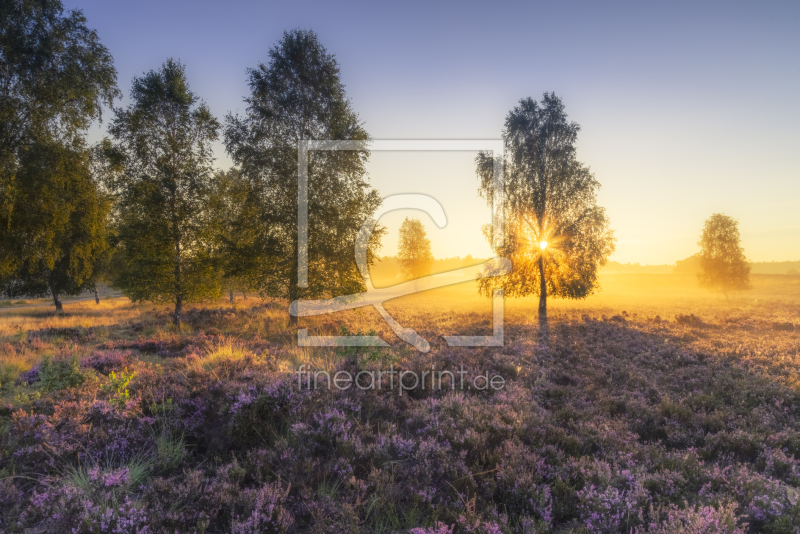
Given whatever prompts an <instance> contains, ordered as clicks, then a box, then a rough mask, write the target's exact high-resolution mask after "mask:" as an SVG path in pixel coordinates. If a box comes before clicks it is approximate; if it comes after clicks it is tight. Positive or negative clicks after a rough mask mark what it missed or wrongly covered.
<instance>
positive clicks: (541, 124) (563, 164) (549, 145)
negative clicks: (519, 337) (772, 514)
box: [476, 93, 616, 316]
mask: <svg viewBox="0 0 800 534" xmlns="http://www.w3.org/2000/svg"><path fill="white" fill-rule="evenodd" d="M579 131H580V126H579V125H578V124H577V123H575V122H568V120H567V114H566V112H565V111H564V104H563V103H562V101H561V99H560V98H558V97H557V96H555V94H552V93H545V94H544V97H543V98H542V101H541V103H539V102H536V101H535V100H533V99H531V98H525V99H522V100H520V102H519V105H517V107H515V108H514V109H513V110H511V111H510V112H509V114H508V116H507V117H506V122H505V130H504V131H503V140H504V142H505V160H499V159H498V160H494V159H493V157H492V156H491V155H490V154H488V153H480V154H478V156H477V158H476V164H477V173H478V178H479V180H480V192H481V195H482V196H483V197H484V198H485V199H486V200H487V202H488V203H489V204H490V205H491V204H492V203H493V202H494V201H495V194H496V193H501V192H502V193H503V195H504V196H503V198H504V200H503V204H502V206H495V208H496V209H502V210H503V212H504V213H505V226H506V235H505V236H504V237H505V239H504V244H503V245H502V246H501V247H499V249H497V250H496V252H497V254H498V255H499V256H501V257H506V258H509V259H510V260H511V262H512V265H513V267H512V271H511V273H510V274H508V275H506V276H503V277H502V278H501V279H500V283H499V284H498V281H497V280H496V279H492V278H482V279H481V280H479V281H478V287H479V290H480V292H481V294H484V295H488V296H491V294H492V290H493V289H494V287H497V286H498V285H501V286H502V287H503V288H504V289H505V295H506V296H511V297H524V296H529V295H534V294H535V295H539V296H540V299H541V304H540V314H541V312H542V309H543V308H544V310H545V316H546V298H547V295H552V296H554V297H559V298H571V299H581V298H586V297H587V296H589V295H591V294H592V293H594V292H595V291H596V290H597V288H598V287H599V282H598V275H599V270H600V268H601V267H602V266H603V265H605V263H606V261H607V260H608V257H609V256H610V255H611V254H612V253H613V252H614V248H615V242H616V240H615V238H614V234H613V231H612V230H611V228H610V225H609V220H608V217H607V216H606V214H605V210H604V209H603V208H601V207H599V206H597V190H598V189H599V188H600V184H599V183H598V181H597V180H596V179H595V177H594V175H593V174H592V173H591V172H590V170H589V168H588V167H586V166H585V165H583V164H582V163H580V162H579V161H578V160H577V159H576V151H577V149H576V147H575V143H576V142H577V139H578V132H579ZM496 169H499V171H500V172H499V178H500V183H501V184H502V189H503V190H502V191H495V178H496V176H495V170H496ZM484 233H485V234H486V237H487V239H488V240H489V241H490V242H491V238H492V229H491V228H486V229H485V231H484ZM541 242H546V243H547V247H546V248H545V249H544V250H543V249H541V248H540V243H541Z"/></svg>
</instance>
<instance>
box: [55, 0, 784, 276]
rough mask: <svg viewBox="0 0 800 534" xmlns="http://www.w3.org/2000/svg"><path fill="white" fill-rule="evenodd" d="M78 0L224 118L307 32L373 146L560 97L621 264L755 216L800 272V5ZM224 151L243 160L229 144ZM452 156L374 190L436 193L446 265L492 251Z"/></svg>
mask: <svg viewBox="0 0 800 534" xmlns="http://www.w3.org/2000/svg"><path fill="white" fill-rule="evenodd" d="M65 5H66V7H68V8H79V9H82V10H83V11H84V13H85V15H86V17H87V19H88V22H89V26H90V27H92V28H95V29H97V31H98V33H99V35H100V38H101V40H102V41H103V43H104V44H105V45H106V46H107V47H108V48H109V49H110V50H111V52H112V54H113V55H114V58H115V62H116V66H117V69H118V71H119V82H120V88H121V89H122V91H123V93H125V94H127V92H128V90H129V88H130V81H131V79H132V77H133V76H134V75H139V74H141V73H142V72H144V71H146V70H149V69H153V68H157V67H158V66H160V64H161V63H162V62H163V61H164V60H165V59H166V58H168V57H174V58H178V59H180V60H181V61H183V62H184V63H185V64H186V66H187V74H188V76H189V79H190V83H191V85H192V88H193V90H194V91H195V92H196V93H198V94H199V95H200V96H201V97H202V98H203V99H204V100H205V101H206V102H207V103H208V104H209V106H210V107H211V110H212V111H213V112H214V113H215V114H216V115H217V116H218V117H219V118H222V117H223V116H224V115H225V114H226V113H227V112H228V111H234V112H235V111H237V110H239V111H243V103H242V97H243V96H244V95H245V94H246V92H247V86H246V77H245V70H246V68H248V67H253V66H255V65H256V64H257V63H258V62H262V61H266V59H267V50H268V49H269V48H270V47H271V46H272V45H273V44H274V43H275V42H276V41H277V40H278V39H279V38H280V37H281V34H282V32H283V31H284V30H287V29H292V28H311V29H313V30H315V31H316V32H317V33H318V34H319V36H320V39H321V41H322V42H323V44H324V45H325V46H326V47H327V48H328V50H329V51H330V52H332V53H334V54H335V55H336V56H337V58H338V60H339V63H340V65H341V70H342V78H343V81H344V83H345V84H346V86H347V90H348V94H349V96H350V98H351V100H352V102H353V106H354V108H355V109H356V111H357V112H358V113H359V114H360V116H361V118H362V120H363V121H364V123H365V126H366V128H367V130H368V131H369V132H370V134H371V135H372V136H373V137H374V138H376V139H393V138H423V139H425V138H436V139H439V138H497V137H499V135H500V131H501V128H502V123H503V119H504V117H505V115H506V113H507V112H508V110H509V109H510V108H511V107H513V106H514V105H515V103H516V102H517V101H518V100H519V99H520V98H522V97H526V96H533V97H537V98H538V97H540V96H541V94H542V93H543V92H544V91H555V92H556V93H557V94H559V95H561V96H562V97H563V99H564V101H565V103H566V106H567V112H568V113H569V115H570V118H571V119H572V120H575V121H577V122H578V123H580V124H581V126H582V127H583V130H582V134H581V137H580V141H579V152H578V155H579V159H581V160H582V161H584V162H585V163H587V164H588V165H590V166H591V167H592V169H593V170H594V172H595V174H596V176H597V178H598V179H599V181H600V182H601V183H602V184H603V189H602V191H601V194H600V200H601V205H603V206H605V207H606V208H607V209H608V211H609V214H610V216H611V219H612V224H613V225H614V227H615V229H616V231H617V237H618V238H619V244H618V247H617V249H618V250H617V254H616V255H615V257H614V259H616V260H618V261H623V262H637V261H638V262H641V263H672V262H674V261H675V260H678V259H681V258H684V257H686V256H688V255H690V254H692V253H694V252H696V250H697V246H696V242H697V240H698V237H699V234H700V230H701V228H702V224H703V221H704V219H705V218H706V217H708V216H709V215H711V214H712V213H714V212H724V213H726V214H728V215H731V216H734V217H736V218H737V219H739V220H740V224H741V231H742V234H743V241H744V246H745V251H746V253H747V254H748V256H749V257H750V258H751V259H752V260H756V261H761V260H767V261H769V260H784V259H793V260H798V259H800V103H799V101H798V96H797V95H800V59H799V58H800V2H797V1H794V2H759V3H756V2H748V3H744V2H686V3H679V2H663V3H660V4H656V3H651V2H628V3H622V2H618V3H608V2H602V3H601V2H581V3H578V2H547V3H534V2H525V3H522V2H520V3H495V2H485V3H468V2H447V3H444V2H431V1H426V2H398V3H391V4H390V3H381V2H314V1H305V2H281V3H278V2H258V3H257V2H241V1H233V2H231V1H229V2H208V1H198V0H195V1H173V0H161V1H159V2H155V1H150V0H145V1H138V2H111V1H109V0H103V1H101V0H73V1H70V0H67V1H66V2H65ZM97 135H98V134H97V133H96V132H95V133H93V137H96V136H97ZM217 156H218V158H219V159H218V161H217V163H218V165H219V166H221V167H226V166H228V165H229V164H230V161H229V160H228V159H227V157H226V156H225V154H224V152H223V151H222V149H221V145H220V150H218V152H217ZM451 156H452V155H451ZM449 157H450V156H447V155H443V159H441V160H440V161H439V162H438V163H436V164H432V163H431V162H427V163H426V160H424V159H419V158H417V159H415V158H414V155H410V156H409V159H408V160H407V161H405V162H403V161H399V160H397V159H396V158H391V157H389V158H387V157H383V156H380V155H376V156H375V157H374V160H375V162H374V164H373V166H372V167H371V168H370V174H371V176H372V182H373V184H374V185H375V186H376V187H377V188H378V189H379V190H380V191H381V192H382V193H385V194H388V193H391V192H399V191H411V190H414V191H417V192H425V191H422V190H420V188H424V187H425V184H426V183H428V184H430V183H434V182H435V183H436V188H438V191H440V192H441V193H435V196H436V195H440V196H437V198H439V199H440V200H441V201H442V203H443V205H444V206H445V211H446V212H447V213H448V216H449V217H450V222H449V224H448V227H447V228H446V229H445V230H437V231H434V232H432V233H433V234H434V235H433V237H434V246H435V247H436V250H437V251H438V254H437V255H439V256H453V255H465V254H470V253H471V254H473V255H486V254H487V253H488V249H487V248H486V246H485V244H484V243H483V240H482V237H481V236H480V235H479V234H477V228H479V227H480V223H482V222H484V220H488V212H487V211H486V209H485V208H483V204H482V203H481V202H480V201H479V200H477V199H476V198H475V193H476V189H477V182H476V179H475V177H474V174H472V171H471V166H470V160H471V157H472V155H469V154H462V155H461V156H459V157H457V158H455V159H453V158H450V159H448V158H449ZM456 160H458V161H456ZM406 165H407V167H406ZM426 165H427V167H428V168H430V171H429V172H430V174H428V175H426V174H425V172H426V171H425V169H424V168H425V167H426ZM448 169H452V172H448ZM411 174H413V180H409V181H406V178H405V177H410V176H411ZM436 188H434V189H436ZM445 197H446V198H445ZM403 215H405V214H403ZM388 222H389V223H390V231H391V230H392V229H393V226H392V225H393V224H396V221H395V222H392V221H388ZM427 226H428V227H429V228H431V229H432V228H433V227H432V224H428V225H427ZM393 239H395V238H393V237H392V236H391V235H390V236H389V239H388V240H387V242H386V246H385V249H384V251H383V252H384V253H388V254H391V253H393V252H394V243H393V242H391V241H392V240H393Z"/></svg>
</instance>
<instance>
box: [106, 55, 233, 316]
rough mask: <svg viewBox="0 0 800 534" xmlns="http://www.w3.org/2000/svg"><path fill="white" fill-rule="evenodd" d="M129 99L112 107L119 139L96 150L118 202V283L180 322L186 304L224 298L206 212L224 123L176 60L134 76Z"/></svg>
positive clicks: (114, 131)
mask: <svg viewBox="0 0 800 534" xmlns="http://www.w3.org/2000/svg"><path fill="white" fill-rule="evenodd" d="M130 97H131V100H132V103H131V104H130V106H128V107H127V108H125V109H122V108H118V109H115V110H114V114H115V117H114V119H113V121H112V124H111V127H110V128H109V132H110V133H111V135H112V136H113V137H114V139H115V140H116V144H112V143H111V142H110V141H108V140H106V141H104V143H103V144H102V146H100V147H99V148H98V151H97V152H98V154H99V155H101V160H102V168H101V169H100V172H102V173H103V175H104V179H105V184H106V186H107V187H108V188H109V190H110V191H112V192H113V193H114V194H115V195H116V199H117V204H116V212H115V220H116V227H115V231H116V235H117V242H118V247H119V250H120V252H119V253H120V254H121V256H122V259H121V260H120V261H119V265H120V266H121V272H119V273H117V274H116V279H115V280H114V283H115V287H118V288H120V289H121V290H122V291H123V292H124V293H125V294H126V295H128V296H129V297H130V298H131V299H132V300H134V301H155V302H165V301H174V302H175V322H176V324H178V323H180V315H181V312H182V306H183V302H184V301H198V300H202V299H208V298H216V297H218V296H219V290H220V287H219V277H218V276H217V272H216V269H215V263H214V258H213V250H214V241H213V240H214V228H215V226H214V224H213V220H212V217H211V211H210V209H209V201H210V199H211V192H212V191H211V181H212V172H211V162H212V160H213V158H212V153H211V146H210V143H211V142H212V141H214V140H215V139H217V130H218V127H219V124H218V123H217V121H216V119H215V118H214V117H213V116H212V115H211V112H210V111H209V109H208V107H207V106H206V105H205V103H203V102H201V101H199V100H198V97H197V96H196V95H195V94H194V93H192V92H191V90H190V89H189V84H188V81H187V79H186V73H185V68H184V66H183V65H181V64H180V63H178V62H176V61H173V60H172V59H170V60H168V61H167V62H166V63H164V65H163V66H162V67H161V69H160V70H158V71H150V72H148V73H146V74H144V75H143V76H142V77H137V78H134V81H133V87H132V89H131V94H130Z"/></svg>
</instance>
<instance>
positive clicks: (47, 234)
mask: <svg viewBox="0 0 800 534" xmlns="http://www.w3.org/2000/svg"><path fill="white" fill-rule="evenodd" d="M19 156H20V158H19V163H20V164H19V167H18V169H17V172H16V176H15V184H14V188H13V198H12V201H13V204H14V206H15V209H14V210H13V211H12V213H11V214H10V216H9V217H8V219H7V221H8V223H7V224H9V226H10V227H11V231H10V232H9V233H8V234H6V235H5V236H4V237H5V239H4V242H3V256H4V257H6V258H13V259H14V260H15V265H14V269H13V270H12V271H11V272H9V273H7V275H6V276H5V277H4V280H5V281H4V283H3V284H2V292H3V293H4V294H6V295H8V296H11V297H18V296H31V297H44V296H47V295H51V296H52V297H53V304H55V307H56V311H59V312H60V311H62V304H61V299H60V296H61V295H76V294H78V293H80V292H81V291H83V290H85V289H88V288H89V287H91V280H92V275H93V268H94V266H95V264H96V262H97V260H98V258H99V257H100V256H101V255H102V253H103V251H104V250H105V249H106V248H107V245H106V240H105V227H106V222H107V220H106V218H107V214H108V210H109V203H108V201H107V199H106V198H104V196H103V195H102V194H100V192H99V191H98V189H97V187H96V184H95V182H94V181H93V179H92V176H91V174H90V172H89V163H88V157H89V155H88V152H87V151H80V150H73V149H71V148H69V147H65V146H63V145H62V144H60V143H57V142H54V143H51V144H46V145H45V144H40V143H33V144H29V145H27V146H26V147H25V148H24V149H23V150H21V151H20V154H19Z"/></svg>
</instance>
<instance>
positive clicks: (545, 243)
mask: <svg viewBox="0 0 800 534" xmlns="http://www.w3.org/2000/svg"><path fill="white" fill-rule="evenodd" d="M539 248H540V249H542V250H544V249H546V248H547V241H542V242H540V243H539Z"/></svg>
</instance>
